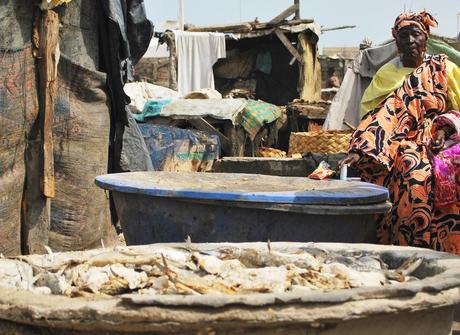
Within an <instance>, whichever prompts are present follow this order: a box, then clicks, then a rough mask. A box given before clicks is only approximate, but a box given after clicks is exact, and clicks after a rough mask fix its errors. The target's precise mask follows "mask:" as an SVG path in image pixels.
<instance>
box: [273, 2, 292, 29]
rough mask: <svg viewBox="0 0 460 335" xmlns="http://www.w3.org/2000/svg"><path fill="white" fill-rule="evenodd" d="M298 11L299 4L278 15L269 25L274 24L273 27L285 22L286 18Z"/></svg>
mask: <svg viewBox="0 0 460 335" xmlns="http://www.w3.org/2000/svg"><path fill="white" fill-rule="evenodd" d="M298 10H299V4H298V3H295V4H294V5H292V6H290V7H289V8H287V9H285V10H284V11H282V12H281V13H280V14H279V15H277V16H276V17H274V18H273V19H271V20H270V22H268V23H269V24H273V25H275V24H279V23H281V22H283V21H284V20H285V19H286V18H288V17H289V16H291V15H292V14H296V13H297V12H298ZM296 18H297V17H296Z"/></svg>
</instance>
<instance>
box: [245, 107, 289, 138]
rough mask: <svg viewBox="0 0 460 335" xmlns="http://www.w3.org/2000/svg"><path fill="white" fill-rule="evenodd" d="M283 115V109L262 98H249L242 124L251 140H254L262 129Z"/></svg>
mask: <svg viewBox="0 0 460 335" xmlns="http://www.w3.org/2000/svg"><path fill="white" fill-rule="evenodd" d="M280 116H281V109H280V108H279V107H278V106H276V105H272V104H269V103H268V102H264V101H260V100H257V101H256V100H248V102H247V104H246V108H245V109H244V111H243V113H242V116H241V125H242V126H243V128H244V129H245V130H246V132H247V133H248V135H249V137H250V138H251V140H254V138H255V137H256V135H257V133H258V132H259V131H260V129H261V128H262V127H263V126H264V125H266V124H269V123H272V122H273V121H276V120H277V119H278V118H279V117H280Z"/></svg>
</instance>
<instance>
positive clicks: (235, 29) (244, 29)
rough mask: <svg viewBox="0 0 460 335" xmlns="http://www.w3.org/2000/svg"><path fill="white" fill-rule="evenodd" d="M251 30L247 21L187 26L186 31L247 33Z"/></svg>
mask: <svg viewBox="0 0 460 335" xmlns="http://www.w3.org/2000/svg"><path fill="white" fill-rule="evenodd" d="M251 30H252V26H251V24H250V23H249V22H245V23H237V24H228V25H215V26H201V27H189V28H188V29H187V31H190V32H222V33H225V32H232V33H248V32H250V31H251Z"/></svg>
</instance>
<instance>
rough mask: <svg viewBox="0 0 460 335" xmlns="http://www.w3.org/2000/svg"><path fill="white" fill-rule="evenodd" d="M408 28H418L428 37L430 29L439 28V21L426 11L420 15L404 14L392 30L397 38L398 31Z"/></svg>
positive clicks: (399, 17)
mask: <svg viewBox="0 0 460 335" xmlns="http://www.w3.org/2000/svg"><path fill="white" fill-rule="evenodd" d="M407 26H416V27H417V28H419V29H420V30H421V31H423V32H424V33H425V35H427V36H428V35H429V34H430V27H437V26H438V21H436V19H435V18H434V17H433V16H432V15H431V14H429V13H427V12H425V11H423V12H420V13H410V12H408V13H402V14H401V15H399V16H398V17H397V18H396V20H395V25H394V26H393V30H392V33H393V37H394V38H396V35H398V31H399V30H400V29H401V28H404V27H407Z"/></svg>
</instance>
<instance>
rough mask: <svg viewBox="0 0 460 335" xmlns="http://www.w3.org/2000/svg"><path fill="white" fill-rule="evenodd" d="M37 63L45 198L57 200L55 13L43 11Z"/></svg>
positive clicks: (57, 19)
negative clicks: (54, 154) (54, 145)
mask: <svg viewBox="0 0 460 335" xmlns="http://www.w3.org/2000/svg"><path fill="white" fill-rule="evenodd" d="M39 36H40V39H39V48H38V58H39V59H38V63H39V73H40V93H41V106H40V110H41V120H42V127H43V128H42V129H43V133H42V136H43V184H42V188H43V194H44V195H45V197H47V198H54V196H55V179H54V157H53V133H52V131H53V119H54V98H55V95H56V78H57V66H58V62H59V57H60V54H59V17H58V14H57V13H56V12H54V11H52V10H47V11H43V12H42V15H41V19H40V27H39Z"/></svg>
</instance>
